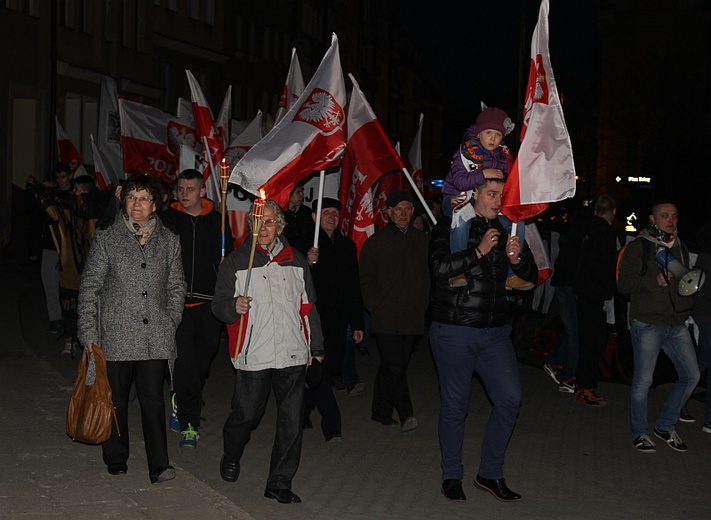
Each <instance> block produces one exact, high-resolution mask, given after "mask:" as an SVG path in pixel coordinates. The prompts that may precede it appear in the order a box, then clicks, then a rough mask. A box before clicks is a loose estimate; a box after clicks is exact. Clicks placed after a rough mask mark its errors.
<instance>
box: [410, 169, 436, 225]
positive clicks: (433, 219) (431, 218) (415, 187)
mask: <svg viewBox="0 0 711 520" xmlns="http://www.w3.org/2000/svg"><path fill="white" fill-rule="evenodd" d="M402 173H404V174H405V178H406V179H407V180H408V182H409V183H410V186H412V189H413V190H414V191H415V195H417V198H418V199H419V200H420V204H422V206H423V207H424V208H425V211H426V212H427V216H428V217H429V218H430V221H431V222H432V223H433V224H434V225H435V226H436V225H437V219H436V218H435V216H434V215H433V214H432V210H430V207H429V206H428V205H427V203H426V202H425V198H424V197H423V196H422V193H420V190H419V188H418V187H417V185H416V184H415V181H414V180H412V175H410V172H408V171H407V168H403V169H402Z"/></svg>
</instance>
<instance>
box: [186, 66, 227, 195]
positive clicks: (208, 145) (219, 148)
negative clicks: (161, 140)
mask: <svg viewBox="0 0 711 520" xmlns="http://www.w3.org/2000/svg"><path fill="white" fill-rule="evenodd" d="M185 74H186V75H187V77H188V84H189V85H190V97H191V98H192V101H193V119H194V120H195V133H196V136H197V140H198V141H199V142H200V143H202V145H203V151H202V158H203V165H204V166H203V173H202V176H203V178H204V179H205V188H207V196H208V198H210V199H211V200H212V201H213V202H215V203H219V202H220V200H221V199H222V194H221V192H220V171H219V167H220V161H221V160H222V153H223V152H224V146H223V144H222V138H221V137H220V135H219V133H218V132H217V130H216V128H215V120H214V119H213V117H212V110H210V105H208V103H207V98H206V97H205V94H203V92H202V89H201V88H200V84H199V83H198V82H197V80H196V79H195V76H193V74H192V73H191V72H190V71H189V70H187V69H185Z"/></svg>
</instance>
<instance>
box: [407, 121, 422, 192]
mask: <svg viewBox="0 0 711 520" xmlns="http://www.w3.org/2000/svg"><path fill="white" fill-rule="evenodd" d="M424 120H425V114H423V113H422V112H420V123H419V125H418V126H417V133H415V139H413V141H412V146H411V147H410V153H409V154H408V155H407V158H408V161H409V162H410V165H409V166H410V171H411V172H412V174H411V175H412V180H413V181H415V184H416V185H417V189H418V190H420V193H422V194H423V195H424V194H425V178H424V174H423V173H422V123H423V121H424Z"/></svg>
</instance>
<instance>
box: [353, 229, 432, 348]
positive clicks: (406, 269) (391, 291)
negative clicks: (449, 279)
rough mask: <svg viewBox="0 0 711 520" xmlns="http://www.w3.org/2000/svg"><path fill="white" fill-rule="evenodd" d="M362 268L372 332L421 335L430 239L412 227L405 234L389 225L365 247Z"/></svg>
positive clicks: (425, 304)
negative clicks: (428, 240)
mask: <svg viewBox="0 0 711 520" xmlns="http://www.w3.org/2000/svg"><path fill="white" fill-rule="evenodd" d="M359 268H360V288H361V291H362V292H363V303H364V304H365V308H366V309H367V310H368V311H369V312H370V314H371V316H372V318H373V321H372V327H371V331H372V332H374V333H383V334H413V335H417V334H422V333H423V332H424V329H425V310H426V309H427V303H428V294H429V270H428V268H427V235H425V234H424V233H423V232H422V231H420V230H419V229H415V228H413V227H412V226H410V228H409V229H408V230H407V231H406V232H405V233H403V232H402V231H401V230H400V229H399V228H398V227H397V226H396V225H395V224H394V223H393V222H392V221H390V222H388V224H387V225H386V226H385V227H383V228H380V229H379V230H377V231H376V232H375V233H374V234H373V235H371V236H370V237H369V238H368V240H366V241H365V244H363V249H362V250H361V253H360V262H359Z"/></svg>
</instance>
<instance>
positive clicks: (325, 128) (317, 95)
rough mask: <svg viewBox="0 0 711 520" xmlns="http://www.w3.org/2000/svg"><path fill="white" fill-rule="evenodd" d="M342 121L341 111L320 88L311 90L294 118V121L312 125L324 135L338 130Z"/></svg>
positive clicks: (330, 96) (328, 94)
mask: <svg viewBox="0 0 711 520" xmlns="http://www.w3.org/2000/svg"><path fill="white" fill-rule="evenodd" d="M343 119H344V117H343V109H342V108H341V106H340V105H339V104H338V102H337V101H336V99H335V98H334V97H333V96H332V95H331V94H330V93H329V92H326V91H325V90H323V89H320V88H315V89H314V90H313V92H312V93H311V95H310V96H309V97H308V99H307V100H306V101H305V102H304V104H303V105H301V107H300V108H299V109H298V110H297V111H296V115H295V116H294V121H302V122H304V123H308V124H310V125H313V126H315V127H316V128H318V129H319V130H321V132H322V133H324V134H325V135H330V134H332V133H334V132H335V131H337V130H339V129H340V128H341V125H342V124H343Z"/></svg>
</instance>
